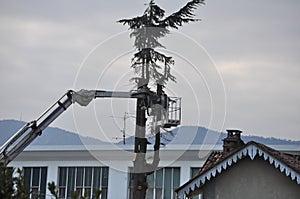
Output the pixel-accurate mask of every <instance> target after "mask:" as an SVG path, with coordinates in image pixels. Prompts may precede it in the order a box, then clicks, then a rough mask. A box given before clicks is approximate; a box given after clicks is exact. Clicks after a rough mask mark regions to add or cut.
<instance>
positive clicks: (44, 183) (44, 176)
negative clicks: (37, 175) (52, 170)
mask: <svg viewBox="0 0 300 199" xmlns="http://www.w3.org/2000/svg"><path fill="white" fill-rule="evenodd" d="M46 187H47V168H46V167H42V168H41V182H40V195H39V196H40V197H39V198H40V199H44V198H46Z"/></svg>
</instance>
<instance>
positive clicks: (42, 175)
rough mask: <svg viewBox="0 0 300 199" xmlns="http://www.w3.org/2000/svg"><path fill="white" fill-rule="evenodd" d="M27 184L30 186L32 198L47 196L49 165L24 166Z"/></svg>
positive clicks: (41, 198)
mask: <svg viewBox="0 0 300 199" xmlns="http://www.w3.org/2000/svg"><path fill="white" fill-rule="evenodd" d="M23 170H24V180H25V185H26V186H27V187H29V188H30V198H37V197H38V198H40V199H44V198H46V188H47V187H46V186H47V167H24V168H23Z"/></svg>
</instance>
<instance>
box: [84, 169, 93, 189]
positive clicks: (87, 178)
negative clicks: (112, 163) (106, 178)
mask: <svg viewBox="0 0 300 199" xmlns="http://www.w3.org/2000/svg"><path fill="white" fill-rule="evenodd" d="M91 184H92V167H86V168H85V180H84V186H89V187H90V186H91Z"/></svg>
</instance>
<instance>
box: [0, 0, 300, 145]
mask: <svg viewBox="0 0 300 199" xmlns="http://www.w3.org/2000/svg"><path fill="white" fill-rule="evenodd" d="M156 2H157V4H159V5H160V6H161V7H162V8H164V9H165V10H166V14H167V15H168V14H170V13H172V12H174V11H177V10H178V9H179V8H180V7H182V6H183V5H185V4H186V2H187V1H183V0H182V1H179V0H172V1H170V0H157V1H156ZM145 3H147V1H146V0H145V1H140V0H127V1H116V0H111V1H102V0H101V1H96V0H95V1H79V0H75V1H74V0H65V1H37V0H36V1H34V0H28V1H11V0H7V1H5V0H3V1H1V3H0V4H1V5H0V24H1V26H0V72H1V73H0V75H1V78H0V81H1V83H0V88H1V104H0V119H21V120H24V121H31V120H34V119H36V118H37V117H38V116H39V115H40V114H41V113H42V112H43V111H44V110H46V109H47V107H48V106H50V105H51V104H52V103H54V102H55V101H56V100H57V99H58V98H60V97H61V95H63V94H64V93H65V92H66V91H67V90H69V89H75V90H79V89H80V88H85V89H102V90H120V91H129V90H130V89H132V88H134V85H133V84H132V83H130V82H129V79H130V78H131V77H132V76H133V74H132V70H131V69H130V59H131V58H132V53H133V48H132V45H133V43H132V42H133V41H132V40H130V38H129V32H128V31H127V27H125V26H122V25H121V24H117V23H116V21H117V20H119V19H122V18H131V17H134V16H137V15H141V14H142V13H143V11H144V9H145V5H144V4H145ZM299 10H300V1H298V0H287V1H279V0H275V1H274V0H273V1H271V0H263V1H262V0H253V1H248V0H226V1H222V0H219V1H217V0H209V1H207V2H206V5H204V6H201V7H199V8H198V9H197V11H196V16H197V18H200V19H201V21H200V22H197V23H191V24H185V25H184V27H182V28H181V29H179V30H178V31H174V32H172V34H171V35H170V36H169V37H168V38H167V39H164V40H163V43H164V45H165V46H166V47H167V50H164V51H163V52H165V53H166V54H169V55H171V56H173V57H174V59H175V62H176V63H175V66H174V68H173V71H172V72H173V74H174V75H175V76H176V77H177V84H174V83H170V84H169V85H168V89H167V91H168V92H169V95H175V96H180V97H182V100H183V107H182V108H183V113H182V117H183V121H182V124H183V125H201V126H205V127H207V128H211V129H214V130H218V131H224V130H225V129H227V128H238V129H241V130H243V131H244V132H245V134H246V135H259V136H265V137H271V136H272V137H279V138H285V139H295V140H300V132H299V129H300V92H299V85H300V68H299V62H300V56H299V52H300V42H299V41H300V40H299V35H300V23H299V21H298V20H299V19H300V14H299ZM124 31H125V32H124ZM134 107H135V101H134V100H126V99H124V100H115V99H113V100H106V99H100V100H97V101H94V102H92V103H91V105H90V106H89V107H87V108H82V107H79V106H78V105H75V106H73V107H72V108H71V109H69V110H67V111H66V113H64V114H63V115H62V116H61V117H60V118H58V119H57V120H56V121H55V122H54V123H53V125H52V126H56V127H60V128H63V129H66V130H70V131H74V132H77V133H80V134H82V135H90V136H95V137H99V138H102V139H103V138H104V137H106V138H107V139H112V138H113V137H121V132H120V129H121V128H123V121H122V119H120V118H118V117H122V116H123V115H124V112H125V111H126V112H130V113H134ZM126 124H127V129H126V131H127V133H128V134H130V135H133V129H134V128H133V127H134V118H129V119H128V120H127V121H126Z"/></svg>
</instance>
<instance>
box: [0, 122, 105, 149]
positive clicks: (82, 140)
mask: <svg viewBox="0 0 300 199" xmlns="http://www.w3.org/2000/svg"><path fill="white" fill-rule="evenodd" d="M25 124H26V122H23V121H17V120H0V146H1V145H2V144H4V143H5V142H6V141H7V140H8V139H9V138H10V137H11V136H13V135H14V134H15V133H16V132H17V131H18V130H19V129H20V128H22V127H23V126H24V125H25ZM105 143H106V142H103V141H101V140H98V139H96V138H91V137H84V136H80V135H78V134H76V133H73V132H69V131H66V130H63V129H59V128H55V127H48V128H46V129H45V130H44V131H43V133H42V135H41V136H39V137H38V138H37V139H35V140H34V141H33V142H32V145H83V144H84V145H98V144H105Z"/></svg>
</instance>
